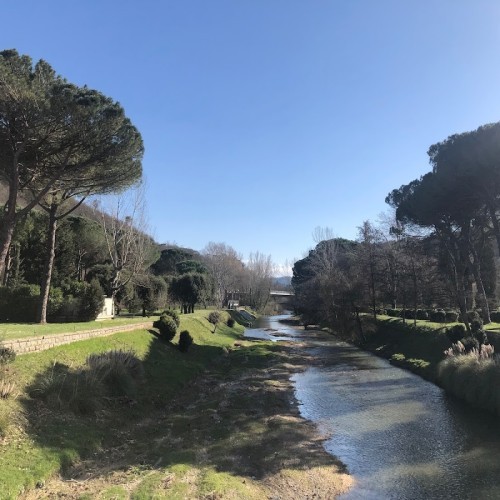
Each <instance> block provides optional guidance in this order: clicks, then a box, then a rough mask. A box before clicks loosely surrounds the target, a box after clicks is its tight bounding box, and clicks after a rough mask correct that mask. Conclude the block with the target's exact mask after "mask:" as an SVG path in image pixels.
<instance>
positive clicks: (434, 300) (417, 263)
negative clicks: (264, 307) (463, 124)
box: [292, 123, 500, 335]
mask: <svg viewBox="0 0 500 500" xmlns="http://www.w3.org/2000/svg"><path fill="white" fill-rule="evenodd" d="M428 155H429V159H430V164H431V167H432V170H431V171H430V172H429V173H427V174H425V175H424V176H422V177H420V178H419V179H415V180H413V181H411V182H410V183H408V184H405V185H403V186H401V187H400V188H398V189H394V190H393V191H391V192H390V193H389V195H388V196H387V198H386V202H387V203H388V204H389V205H390V206H391V207H392V208H393V209H394V213H395V218H394V220H393V221H392V223H391V224H390V225H389V227H387V228H386V229H385V230H381V229H380V228H375V227H373V226H372V225H371V224H370V223H369V222H364V223H363V224H362V226H361V227H360V228H359V238H358V239H357V241H351V242H346V241H345V240H341V239H330V240H326V241H322V242H320V243H319V244H318V245H317V246H316V248H315V249H314V250H311V251H310V252H309V255H308V256H307V257H306V258H304V259H302V260H300V261H298V262H296V263H295V266H294V276H293V280H292V283H293V286H294V288H295V292H296V298H297V308H298V310H299V312H301V313H302V314H303V315H304V318H305V320H306V322H307V321H313V322H324V323H329V324H332V325H337V326H340V327H342V324H343V323H346V322H351V323H352V324H354V323H355V322H356V319H357V318H358V317H359V316H358V315H359V311H365V312H370V313H371V314H373V315H374V316H375V315H376V314H377V311H382V310H386V309H387V308H392V309H396V307H399V308H401V309H403V311H404V313H403V316H406V317H411V318H415V319H416V318H417V316H419V314H420V315H421V316H422V318H423V317H424V316H425V314H427V315H428V314H429V312H431V311H432V310H435V309H439V308H443V309H456V310H457V311H458V312H459V314H460V318H461V319H462V320H463V322H464V323H465V325H466V327H467V329H469V328H470V324H469V323H470V321H469V318H470V317H471V315H470V312H471V310H477V311H478V312H479V314H480V315H481V317H482V320H483V322H485V323H487V322H489V321H490V319H491V311H492V310H494V309H496V308H497V306H498V301H497V296H496V282H497V278H496V277H497V271H496V270H497V264H498V255H499V253H500V123H495V124H491V125H485V126H483V127H480V128H478V129H477V130H475V131H473V132H467V133H463V134H456V135H452V136H450V137H448V138H447V139H446V140H445V141H443V142H440V143H437V144H434V145H433V146H431V147H430V149H429V152H428ZM424 310H425V311H426V312H425V313H424ZM419 311H422V312H421V313H419ZM360 335H362V332H360Z"/></svg>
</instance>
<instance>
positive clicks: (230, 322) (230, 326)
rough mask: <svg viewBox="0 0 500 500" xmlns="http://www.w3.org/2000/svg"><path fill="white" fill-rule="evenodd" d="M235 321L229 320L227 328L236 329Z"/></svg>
mask: <svg viewBox="0 0 500 500" xmlns="http://www.w3.org/2000/svg"><path fill="white" fill-rule="evenodd" d="M234 323H235V322H234V319H233V318H227V326H228V327H229V328H233V327H234Z"/></svg>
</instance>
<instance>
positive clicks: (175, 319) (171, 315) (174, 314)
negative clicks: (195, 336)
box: [161, 309, 181, 328]
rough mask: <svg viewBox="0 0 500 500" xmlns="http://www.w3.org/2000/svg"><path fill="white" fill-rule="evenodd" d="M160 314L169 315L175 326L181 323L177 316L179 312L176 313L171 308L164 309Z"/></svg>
mask: <svg viewBox="0 0 500 500" xmlns="http://www.w3.org/2000/svg"><path fill="white" fill-rule="evenodd" d="M161 315H162V316H170V317H171V318H172V319H173V320H174V322H175V324H176V325H177V328H179V326H180V325H181V319H180V318H179V314H177V312H176V311H173V310H172V309H166V310H165V311H163V312H162V313H161Z"/></svg>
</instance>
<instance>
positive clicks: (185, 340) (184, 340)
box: [179, 330, 193, 352]
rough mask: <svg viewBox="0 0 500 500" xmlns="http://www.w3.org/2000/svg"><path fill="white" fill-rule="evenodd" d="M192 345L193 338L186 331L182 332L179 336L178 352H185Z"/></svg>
mask: <svg viewBox="0 0 500 500" xmlns="http://www.w3.org/2000/svg"><path fill="white" fill-rule="evenodd" d="M192 344H193V337H191V335H190V334H189V332H188V331H187V330H183V331H182V332H181V333H180V336H179V350H180V351H181V352H187V350H188V349H189V348H190V347H191V345H192Z"/></svg>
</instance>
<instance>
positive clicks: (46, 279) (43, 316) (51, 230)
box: [37, 205, 57, 324]
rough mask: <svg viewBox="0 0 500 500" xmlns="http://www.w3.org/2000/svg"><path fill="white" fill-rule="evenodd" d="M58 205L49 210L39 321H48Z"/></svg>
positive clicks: (42, 322)
mask: <svg viewBox="0 0 500 500" xmlns="http://www.w3.org/2000/svg"><path fill="white" fill-rule="evenodd" d="M56 212H57V205H52V206H51V207H50V211H49V227H48V230H47V254H46V257H45V267H44V273H43V276H42V286H41V290H40V304H39V307H38V316H37V322H38V323H41V324H45V323H47V305H48V303H49V291H50V280H51V278H52V269H53V268H54V258H55V254H56V231H57V217H56Z"/></svg>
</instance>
